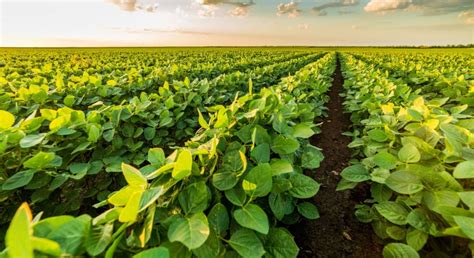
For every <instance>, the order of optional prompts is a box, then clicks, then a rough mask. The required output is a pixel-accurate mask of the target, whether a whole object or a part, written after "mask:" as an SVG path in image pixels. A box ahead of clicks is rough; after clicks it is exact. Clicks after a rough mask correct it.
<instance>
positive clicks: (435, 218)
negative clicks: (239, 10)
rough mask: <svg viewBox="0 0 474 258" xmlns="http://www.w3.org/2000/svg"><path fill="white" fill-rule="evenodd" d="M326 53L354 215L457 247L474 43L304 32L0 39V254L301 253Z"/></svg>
mask: <svg viewBox="0 0 474 258" xmlns="http://www.w3.org/2000/svg"><path fill="white" fill-rule="evenodd" d="M337 59H339V60H340V62H341V64H342V72H343V75H344V78H345V84H344V88H345V92H344V93H343V95H344V97H345V102H344V106H345V109H346V111H347V112H349V113H351V121H352V123H353V127H352V130H353V131H352V132H350V133H349V132H348V134H349V135H351V136H352V137H353V141H352V142H351V144H350V145H349V147H350V148H353V153H354V159H353V160H352V161H351V163H352V165H351V166H349V167H347V168H346V169H344V170H343V171H342V173H341V181H340V183H339V185H338V190H340V191H343V190H349V189H352V188H355V187H356V186H357V185H360V184H364V185H368V186H370V193H371V196H368V199H367V200H366V201H364V202H363V203H361V204H360V205H357V206H356V207H355V215H354V216H356V217H357V218H358V219H359V220H360V221H362V222H363V223H371V225H372V228H373V230H374V232H375V234H376V235H377V236H378V237H379V238H380V241H381V243H383V244H384V245H385V248H384V251H383V255H384V256H385V257H409V258H411V257H413V258H415V257H420V256H423V257H425V256H426V257H454V256H455V255H457V256H458V257H468V256H469V250H471V251H473V250H474V118H473V116H472V115H473V114H474V112H473V111H474V107H473V105H474V84H473V82H474V80H473V79H474V78H473V74H474V71H473V63H472V61H471V60H472V55H469V54H463V53H429V54H428V53H424V52H413V53H409V54H407V53H403V52H396V51H393V52H380V51H354V50H350V51H343V52H342V53H337V54H336V53H335V52H331V51H321V50H317V49H311V48H296V49H290V48H288V49H285V48H276V49H272V48H260V49H258V48H248V49H246V48H228V49H206V48H197V49H192V48H189V49H173V48H170V49H159V50H157V49H152V48H150V49H140V48H138V49H120V48H116V49H115V48H114V49H54V50H48V49H46V50H28V49H25V50H16V49H3V50H1V51H0V164H1V166H0V167H1V168H0V202H1V206H0V207H1V209H0V239H4V240H5V241H2V242H3V243H2V244H0V247H2V249H3V252H1V253H0V257H57V256H98V257H130V256H134V257H206V258H207V257H262V256H265V257H284V258H286V257H296V256H297V255H298V251H299V250H298V246H297V245H296V244H295V241H294V240H293V236H292V235H291V233H290V232H289V231H288V230H287V229H286V228H285V225H289V224H294V223H297V222H298V221H300V220H301V219H317V218H318V217H319V212H318V209H317V207H316V206H315V205H314V204H313V203H312V202H311V199H310V198H312V197H313V196H314V195H315V194H317V192H318V190H319V187H320V184H319V183H318V182H316V181H314V180H313V179H312V178H311V177H309V176H306V175H305V174H304V173H303V172H304V171H310V170H311V169H315V168H318V167H319V165H320V162H321V161H322V160H323V159H324V157H323V154H322V152H321V150H320V149H318V148H317V147H315V146H313V145H311V144H310V140H309V139H310V138H311V137H312V136H313V135H314V134H316V133H318V132H319V131H320V129H319V124H318V122H319V121H320V120H321V117H323V116H324V115H325V113H326V112H325V107H324V106H325V103H327V102H328V101H329V97H328V96H327V94H326V93H327V92H328V91H329V90H330V86H331V83H332V77H333V74H334V71H335V69H336V60H337ZM334 248H337V247H334Z"/></svg>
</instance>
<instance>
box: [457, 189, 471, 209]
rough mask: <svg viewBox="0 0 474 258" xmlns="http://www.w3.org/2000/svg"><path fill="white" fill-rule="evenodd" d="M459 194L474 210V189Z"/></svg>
mask: <svg viewBox="0 0 474 258" xmlns="http://www.w3.org/2000/svg"><path fill="white" fill-rule="evenodd" d="M458 195H459V197H460V198H461V200H462V201H463V202H464V203H465V204H466V205H467V206H468V207H469V209H471V210H474V191H469V192H460V193H458Z"/></svg>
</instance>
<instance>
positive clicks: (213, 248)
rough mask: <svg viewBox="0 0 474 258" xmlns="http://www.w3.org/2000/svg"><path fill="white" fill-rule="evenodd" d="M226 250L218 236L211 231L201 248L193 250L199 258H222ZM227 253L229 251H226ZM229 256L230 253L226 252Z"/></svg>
mask: <svg viewBox="0 0 474 258" xmlns="http://www.w3.org/2000/svg"><path fill="white" fill-rule="evenodd" d="M225 249H226V248H225V247H224V245H223V244H222V241H221V240H220V239H219V238H218V236H217V235H216V234H215V232H213V231H212V230H211V234H210V235H209V237H208V238H207V240H206V242H204V244H203V245H201V246H200V247H199V248H196V249H194V250H193V254H194V255H195V256H196V257H197V258H220V257H222V253H223V252H224V250H225ZM226 251H227V250H226ZM225 254H226V255H228V252H225Z"/></svg>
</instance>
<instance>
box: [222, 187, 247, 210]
mask: <svg viewBox="0 0 474 258" xmlns="http://www.w3.org/2000/svg"><path fill="white" fill-rule="evenodd" d="M224 194H225V197H226V198H227V200H229V201H230V202H231V203H232V204H234V205H236V206H244V204H245V200H246V199H247V195H246V194H245V191H244V190H243V189H242V188H241V187H234V188H232V189H229V190H226V191H225V192H224Z"/></svg>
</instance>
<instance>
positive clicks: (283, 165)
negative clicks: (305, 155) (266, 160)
mask: <svg viewBox="0 0 474 258" xmlns="http://www.w3.org/2000/svg"><path fill="white" fill-rule="evenodd" d="M270 167H271V168H272V175H273V176H277V175H281V174H286V173H291V172H293V166H292V165H291V163H290V162H289V161H288V160H286V159H272V161H271V163H270Z"/></svg>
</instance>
